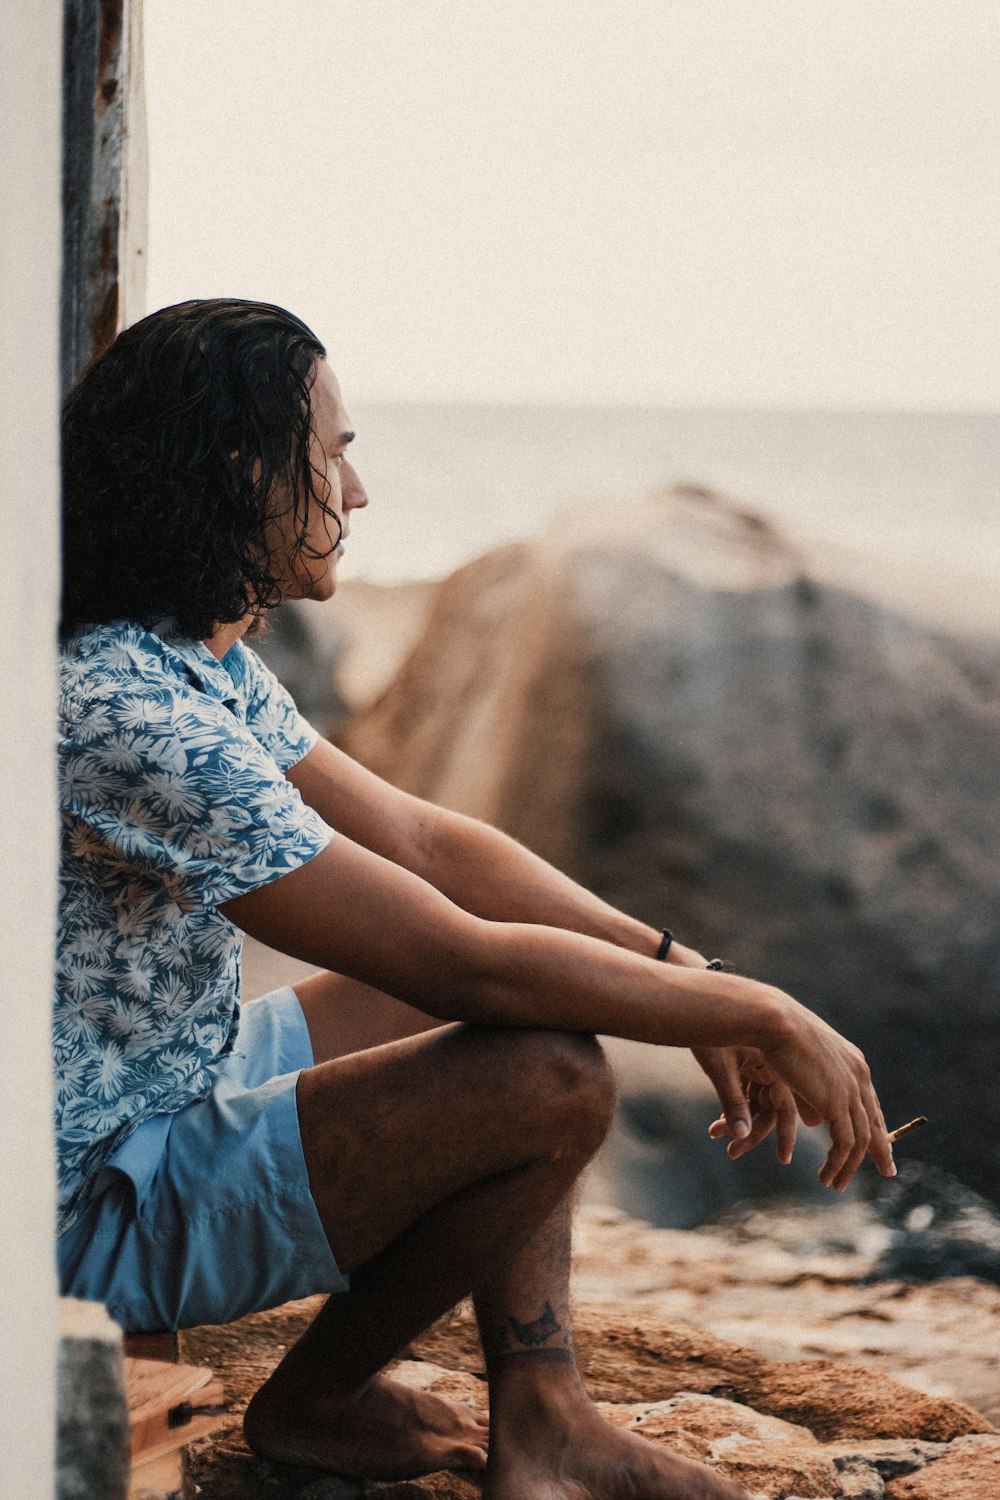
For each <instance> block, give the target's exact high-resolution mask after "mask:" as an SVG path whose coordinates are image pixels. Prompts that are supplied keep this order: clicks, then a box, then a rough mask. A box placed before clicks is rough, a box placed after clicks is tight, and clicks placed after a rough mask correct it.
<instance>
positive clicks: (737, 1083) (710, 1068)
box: [698, 1047, 751, 1140]
mask: <svg viewBox="0 0 1000 1500" xmlns="http://www.w3.org/2000/svg"><path fill="white" fill-rule="evenodd" d="M698 1061H699V1063H700V1064H701V1066H702V1068H704V1070H705V1072H706V1073H707V1074H708V1076H709V1078H710V1079H711V1080H712V1086H713V1088H714V1089H715V1092H716V1093H717V1094H718V1096H719V1103H720V1104H721V1105H722V1119H723V1122H724V1129H721V1130H719V1129H716V1127H717V1126H718V1125H719V1121H718V1120H716V1121H715V1123H714V1125H710V1126H709V1132H708V1133H709V1135H711V1136H712V1138H713V1140H718V1138H719V1137H720V1136H721V1135H724V1134H726V1133H727V1132H728V1133H729V1134H730V1135H732V1136H734V1137H735V1138H736V1139H737V1140H740V1139H742V1138H743V1137H745V1136H747V1135H749V1133H750V1125H751V1118H750V1104H749V1101H748V1099H747V1095H746V1090H745V1088H744V1086H743V1080H742V1078H741V1077H740V1070H739V1065H738V1063H737V1060H736V1057H735V1055H734V1054H733V1052H732V1050H731V1049H730V1048H728V1047H718V1048H712V1049H711V1050H710V1051H706V1052H704V1053H702V1054H700V1055H698Z"/></svg>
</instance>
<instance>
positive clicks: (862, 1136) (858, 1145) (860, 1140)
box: [831, 1101, 872, 1193]
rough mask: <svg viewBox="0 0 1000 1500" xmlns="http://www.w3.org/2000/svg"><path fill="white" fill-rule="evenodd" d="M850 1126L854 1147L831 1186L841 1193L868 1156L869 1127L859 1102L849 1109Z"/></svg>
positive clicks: (866, 1116)
mask: <svg viewBox="0 0 1000 1500" xmlns="http://www.w3.org/2000/svg"><path fill="white" fill-rule="evenodd" d="M851 1124H852V1126H853V1128H854V1145H853V1147H852V1148H851V1151H850V1154H849V1155H848V1157H847V1160H846V1161H845V1163H844V1165H843V1166H842V1167H841V1169H840V1171H839V1172H838V1173H837V1175H836V1177H835V1178H834V1179H833V1182H832V1183H831V1186H832V1187H833V1188H834V1189H835V1190H836V1191H837V1192H838V1193H842V1192H843V1191H844V1189H845V1188H846V1187H847V1185H848V1183H849V1182H850V1180H851V1178H852V1177H853V1176H854V1174H855V1172H856V1171H857V1170H858V1168H859V1167H860V1165H861V1163H862V1162H863V1161H864V1159H865V1157H866V1156H867V1154H868V1143H869V1141H870V1140H871V1134H872V1132H871V1125H870V1123H869V1120H868V1115H867V1114H866V1112H865V1109H864V1107H863V1105H862V1104H861V1103H860V1101H859V1102H858V1103H857V1104H855V1105H854V1106H853V1107H852V1109H851Z"/></svg>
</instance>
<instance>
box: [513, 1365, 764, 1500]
mask: <svg viewBox="0 0 1000 1500" xmlns="http://www.w3.org/2000/svg"><path fill="white" fill-rule="evenodd" d="M555 1397H556V1398H555V1400H554V1401H553V1400H551V1399H548V1398H547V1397H543V1398H542V1401H541V1402H540V1403H539V1402H538V1401H537V1391H536V1400H535V1401H533V1402H531V1403H530V1405H531V1406H533V1407H534V1410H533V1411H531V1412H530V1414H529V1411H528V1409H527V1403H523V1402H521V1401H518V1400H517V1399H516V1398H515V1401H514V1403H513V1407H514V1411H513V1412H512V1411H511V1410H510V1408H508V1411H507V1413H506V1419H505V1420H502V1421H501V1422H498V1421H496V1420H494V1425H493V1442H492V1445H491V1447H490V1461H489V1466H488V1468H487V1471H486V1479H485V1482H484V1485H483V1500H748V1496H747V1493H746V1491H745V1490H743V1489H741V1488H740V1486H739V1485H736V1484H732V1483H730V1481H729V1480H727V1479H723V1478H722V1476H721V1475H719V1474H716V1473H714V1472H713V1470H711V1469H708V1468H706V1467H705V1466H704V1464H698V1463H693V1462H692V1461H691V1460H690V1459H687V1458H681V1457H680V1456H679V1455H678V1454H676V1453H671V1452H670V1451H669V1449H667V1448H662V1447H660V1446H659V1445H658V1444H655V1443H651V1442H649V1441H648V1440H647V1439H646V1438H644V1437H640V1436H639V1435H638V1434H637V1433H632V1432H622V1431H621V1430H620V1429H619V1428H616V1427H611V1426H609V1425H608V1423H607V1422H605V1421H604V1419H603V1417H601V1415H600V1414H599V1412H598V1411H597V1410H596V1409H595V1408H594V1406H593V1405H592V1404H591V1402H590V1400H589V1398H588V1397H587V1396H586V1395H585V1393H584V1392H583V1389H582V1387H578V1388H577V1390H576V1392H575V1394H570V1393H569V1392H568V1391H567V1389H566V1388H565V1387H564V1390H563V1393H562V1394H561V1395H560V1393H555ZM518 1406H521V1407H522V1412H521V1418H520V1420H517V1419H516V1408H517V1407H518Z"/></svg>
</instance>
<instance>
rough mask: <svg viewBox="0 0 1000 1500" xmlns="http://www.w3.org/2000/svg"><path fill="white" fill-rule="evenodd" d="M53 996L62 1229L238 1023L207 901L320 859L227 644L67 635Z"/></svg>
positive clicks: (129, 629) (257, 675) (286, 738)
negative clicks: (110, 1164)
mask: <svg viewBox="0 0 1000 1500" xmlns="http://www.w3.org/2000/svg"><path fill="white" fill-rule="evenodd" d="M59 732H60V744H59V789H60V809H61V822H62V865H61V871H60V900H59V938H58V950H57V973H56V997H55V1022H54V1043H55V1090H56V1139H57V1150H58V1157H59V1207H60V1229H65V1228H68V1226H69V1225H70V1224H71V1223H72V1222H73V1220H74V1219H75V1217H76V1214H77V1212H78V1210H79V1206H80V1203H81V1200H82V1199H83V1198H84V1197H85V1195H86V1189H87V1187H88V1185H89V1184H90V1182H91V1181H92V1179H93V1177H94V1175H95V1174H96V1173H97V1171H98V1170H99V1168H100V1167H101V1165H102V1164H103V1163H104V1162H105V1161H107V1159H108V1157H109V1156H111V1154H112V1152H113V1151H115V1150H116V1149H117V1148H118V1147H119V1146H120V1145H121V1144H122V1143H123V1141H124V1140H125V1139H126V1137H127V1136H128V1135H130V1134H131V1132H132V1131H133V1130H134V1129H135V1128H136V1126H137V1125H139V1124H140V1123H141V1122H142V1121H144V1120H147V1119H150V1118H151V1117H152V1116H153V1115H157V1114H169V1113H173V1112H174V1111H176V1110H178V1109H181V1108H183V1107H184V1105H186V1104H189V1103H191V1102H192V1101H193V1100H195V1099H198V1098H200V1097H201V1096H203V1095H204V1094H206V1093H207V1092H208V1090H209V1089H210V1088H211V1085H212V1076H211V1069H212V1067H213V1065H214V1064H215V1063H217V1062H218V1060H219V1059H220V1057H223V1056H224V1055H225V1054H226V1053H227V1052H229V1051H230V1050H231V1049H232V1045H233V1041H234V1038H235V1035H236V1030H237V1026H238V1023H239V1003H238V1001H239V983H240V968H239V964H240V948H241V945H242V933H240V931H239V929H238V928H236V927H234V926H233V924H232V923H231V922H229V921H227V920H226V918H225V917H223V916H221V915H220V913H219V912H218V911H217V910H216V907H217V906H218V904H219V903H221V902H225V901H228V900H231V899H232V898H233V897H235V896H239V895H242V894H244V893H245V892H247V891H252V890H254V889H256V888H257V887H258V886H262V885H266V884H267V883H268V882H269V881H272V880H276V879H277V878H278V877H279V876H281V875H284V874H286V873H287V872H288V871H290V870H294V869H296V868H297V867H298V866H299V865H302V864H304V863H305V862H306V861H307V860H310V859H312V858H313V857H314V856H315V855H316V854H318V853H319V852H320V850H322V849H324V848H325V847H326V845H327V844H328V842H329V840H330V838H331V837H332V830H331V829H330V828H329V827H328V826H327V824H326V823H324V822H323V820H322V818H321V817H320V816H319V814H318V813H316V812H315V811H314V810H313V809H312V808H310V807H307V806H306V805H305V803H304V802H303V801H302V799H301V797H300V796H299V794H298V792H297V791H296V789H295V788H294V787H293V786H292V784H291V782H289V781H288V780H287V779H286V777H285V776H284V775H283V774H282V773H283V772H284V771H286V770H288V768H289V767H290V766H293V765H295V763H296V762H297V761H299V760H301V759H302V757H303V756H304V755H305V754H306V753H307V752H308V751H309V750H310V749H311V748H312V746H313V745H314V744H315V742H316V738H317V736H316V731H315V730H314V729H313V728H312V727H311V726H310V725H309V724H307V723H306V721H305V719H303V718H302V717H301V716H300V714H299V713H298V711H297V710H296V708H295V705H294V703H293V702H292V700H291V698H290V697H289V696H288V694H287V693H286V692H285V690H284V688H283V687H281V685H280V684H279V683H278V681H277V679H276V678H275V677H274V676H273V674H272V673H271V672H270V671H269V670H268V669H267V668H266V667H265V666H264V664H263V663H262V662H261V661H260V659H259V657H257V656H256V655H255V654H254V652H252V651H249V650H246V649H245V648H244V647H243V645H242V644H240V643H237V644H236V645H235V646H233V648H232V649H231V650H230V651H229V652H228V653H227V654H226V656H225V657H224V658H223V659H222V661H221V662H219V661H217V660H216V659H215V657H214V656H213V655H212V653H211V652H210V651H209V650H208V648H207V646H205V645H203V644H202V643H201V642H200V641H197V642H196V641H183V640H179V639H176V638H173V637H171V636H170V635H169V634H167V633H164V634H159V633H157V632H154V631H148V630H144V629H142V628H141V627H140V626H137V625H132V624H116V625H101V626H97V627H95V628H94V629H91V630H87V631H83V632H81V633H79V634H77V635H76V636H74V637H73V638H72V639H71V640H70V641H69V642H68V643H67V645H66V646H65V648H64V650H63V653H62V657H61V667H60V701H59Z"/></svg>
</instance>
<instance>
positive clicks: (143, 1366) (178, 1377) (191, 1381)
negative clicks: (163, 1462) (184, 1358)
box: [125, 1359, 224, 1466]
mask: <svg viewBox="0 0 1000 1500" xmlns="http://www.w3.org/2000/svg"><path fill="white" fill-rule="evenodd" d="M125 1395H126V1400H127V1402H128V1418H129V1428H130V1432H131V1455H132V1463H133V1466H135V1465H136V1464H138V1463H145V1462H147V1461H148V1460H151V1459H153V1458H156V1457H159V1456H160V1455H161V1454H164V1453H170V1452H172V1451H173V1450H174V1449H177V1448H182V1447H183V1446H184V1445H185V1444H186V1443H190V1442H193V1441H194V1439H195V1438H197V1437H204V1435H205V1434H206V1433H207V1432H211V1431H212V1430H213V1428H215V1427H217V1426H218V1425H219V1422H220V1421H221V1420H222V1417H223V1415H224V1413H223V1412H222V1411H221V1410H219V1411H217V1410H213V1408H221V1407H222V1405H223V1402H224V1392H223V1387H222V1382H221V1381H219V1380H216V1378H215V1375H214V1374H213V1372H212V1371H211V1370H209V1369H207V1368H206V1367H205V1366H204V1365H178V1364H169V1363H167V1362H165V1361H164V1360H160V1359H126V1360H125Z"/></svg>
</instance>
